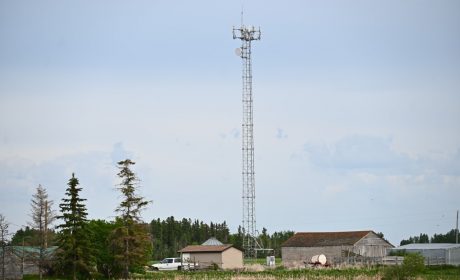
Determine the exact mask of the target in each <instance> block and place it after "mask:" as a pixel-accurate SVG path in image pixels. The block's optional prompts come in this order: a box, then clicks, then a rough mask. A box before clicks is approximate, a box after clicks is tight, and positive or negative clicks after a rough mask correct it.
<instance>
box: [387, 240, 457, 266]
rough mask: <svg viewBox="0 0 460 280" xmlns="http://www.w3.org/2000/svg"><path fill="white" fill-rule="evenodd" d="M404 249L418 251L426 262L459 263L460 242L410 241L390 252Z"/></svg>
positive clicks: (408, 251) (412, 251)
mask: <svg viewBox="0 0 460 280" xmlns="http://www.w3.org/2000/svg"><path fill="white" fill-rule="evenodd" d="M395 251H405V252H406V253H420V254H422V255H423V256H424V257H425V263H426V264H428V265H429V264H451V265H460V244H452V243H412V244H407V245H403V246H399V247H396V248H392V249H391V250H390V252H395Z"/></svg>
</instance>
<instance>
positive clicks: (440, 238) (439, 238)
mask: <svg viewBox="0 0 460 280" xmlns="http://www.w3.org/2000/svg"><path fill="white" fill-rule="evenodd" d="M456 234H457V231H456V229H452V230H450V231H448V232H447V233H445V234H442V233H439V234H437V233H435V234H434V235H433V236H431V237H429V236H428V234H426V233H420V234H419V235H418V236H411V237H409V238H408V239H403V240H401V243H400V244H399V245H400V246H402V245H406V244H411V243H455V241H456Z"/></svg>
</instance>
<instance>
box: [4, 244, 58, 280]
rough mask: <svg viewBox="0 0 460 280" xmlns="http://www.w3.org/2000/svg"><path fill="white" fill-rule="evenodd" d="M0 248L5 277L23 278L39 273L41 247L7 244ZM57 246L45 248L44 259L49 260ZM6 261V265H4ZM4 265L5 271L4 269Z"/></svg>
mask: <svg viewBox="0 0 460 280" xmlns="http://www.w3.org/2000/svg"><path fill="white" fill-rule="evenodd" d="M4 249H5V251H4V252H3V248H0V257H1V259H0V262H1V264H2V265H0V275H3V273H4V275H5V279H22V278H23V275H30V274H38V273H39V268H38V263H39V258H40V249H39V248H37V247H31V246H6V247H4ZM56 249H57V247H50V248H47V249H45V250H44V252H43V257H44V260H46V261H49V260H51V259H52V258H53V256H54V252H55V251H56ZM3 261H4V266H3ZM3 267H4V268H5V271H3Z"/></svg>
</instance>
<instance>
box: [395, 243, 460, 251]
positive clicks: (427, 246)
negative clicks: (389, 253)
mask: <svg viewBox="0 0 460 280" xmlns="http://www.w3.org/2000/svg"><path fill="white" fill-rule="evenodd" d="M452 248H460V244H455V243H411V244H406V245H403V246H399V247H396V248H393V249H391V250H436V249H452Z"/></svg>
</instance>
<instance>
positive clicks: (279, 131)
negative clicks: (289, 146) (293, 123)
mask: <svg viewBox="0 0 460 280" xmlns="http://www.w3.org/2000/svg"><path fill="white" fill-rule="evenodd" d="M276 138H278V139H286V138H288V135H287V134H286V133H285V132H284V130H283V129H281V128H278V129H277V130H276Z"/></svg>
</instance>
